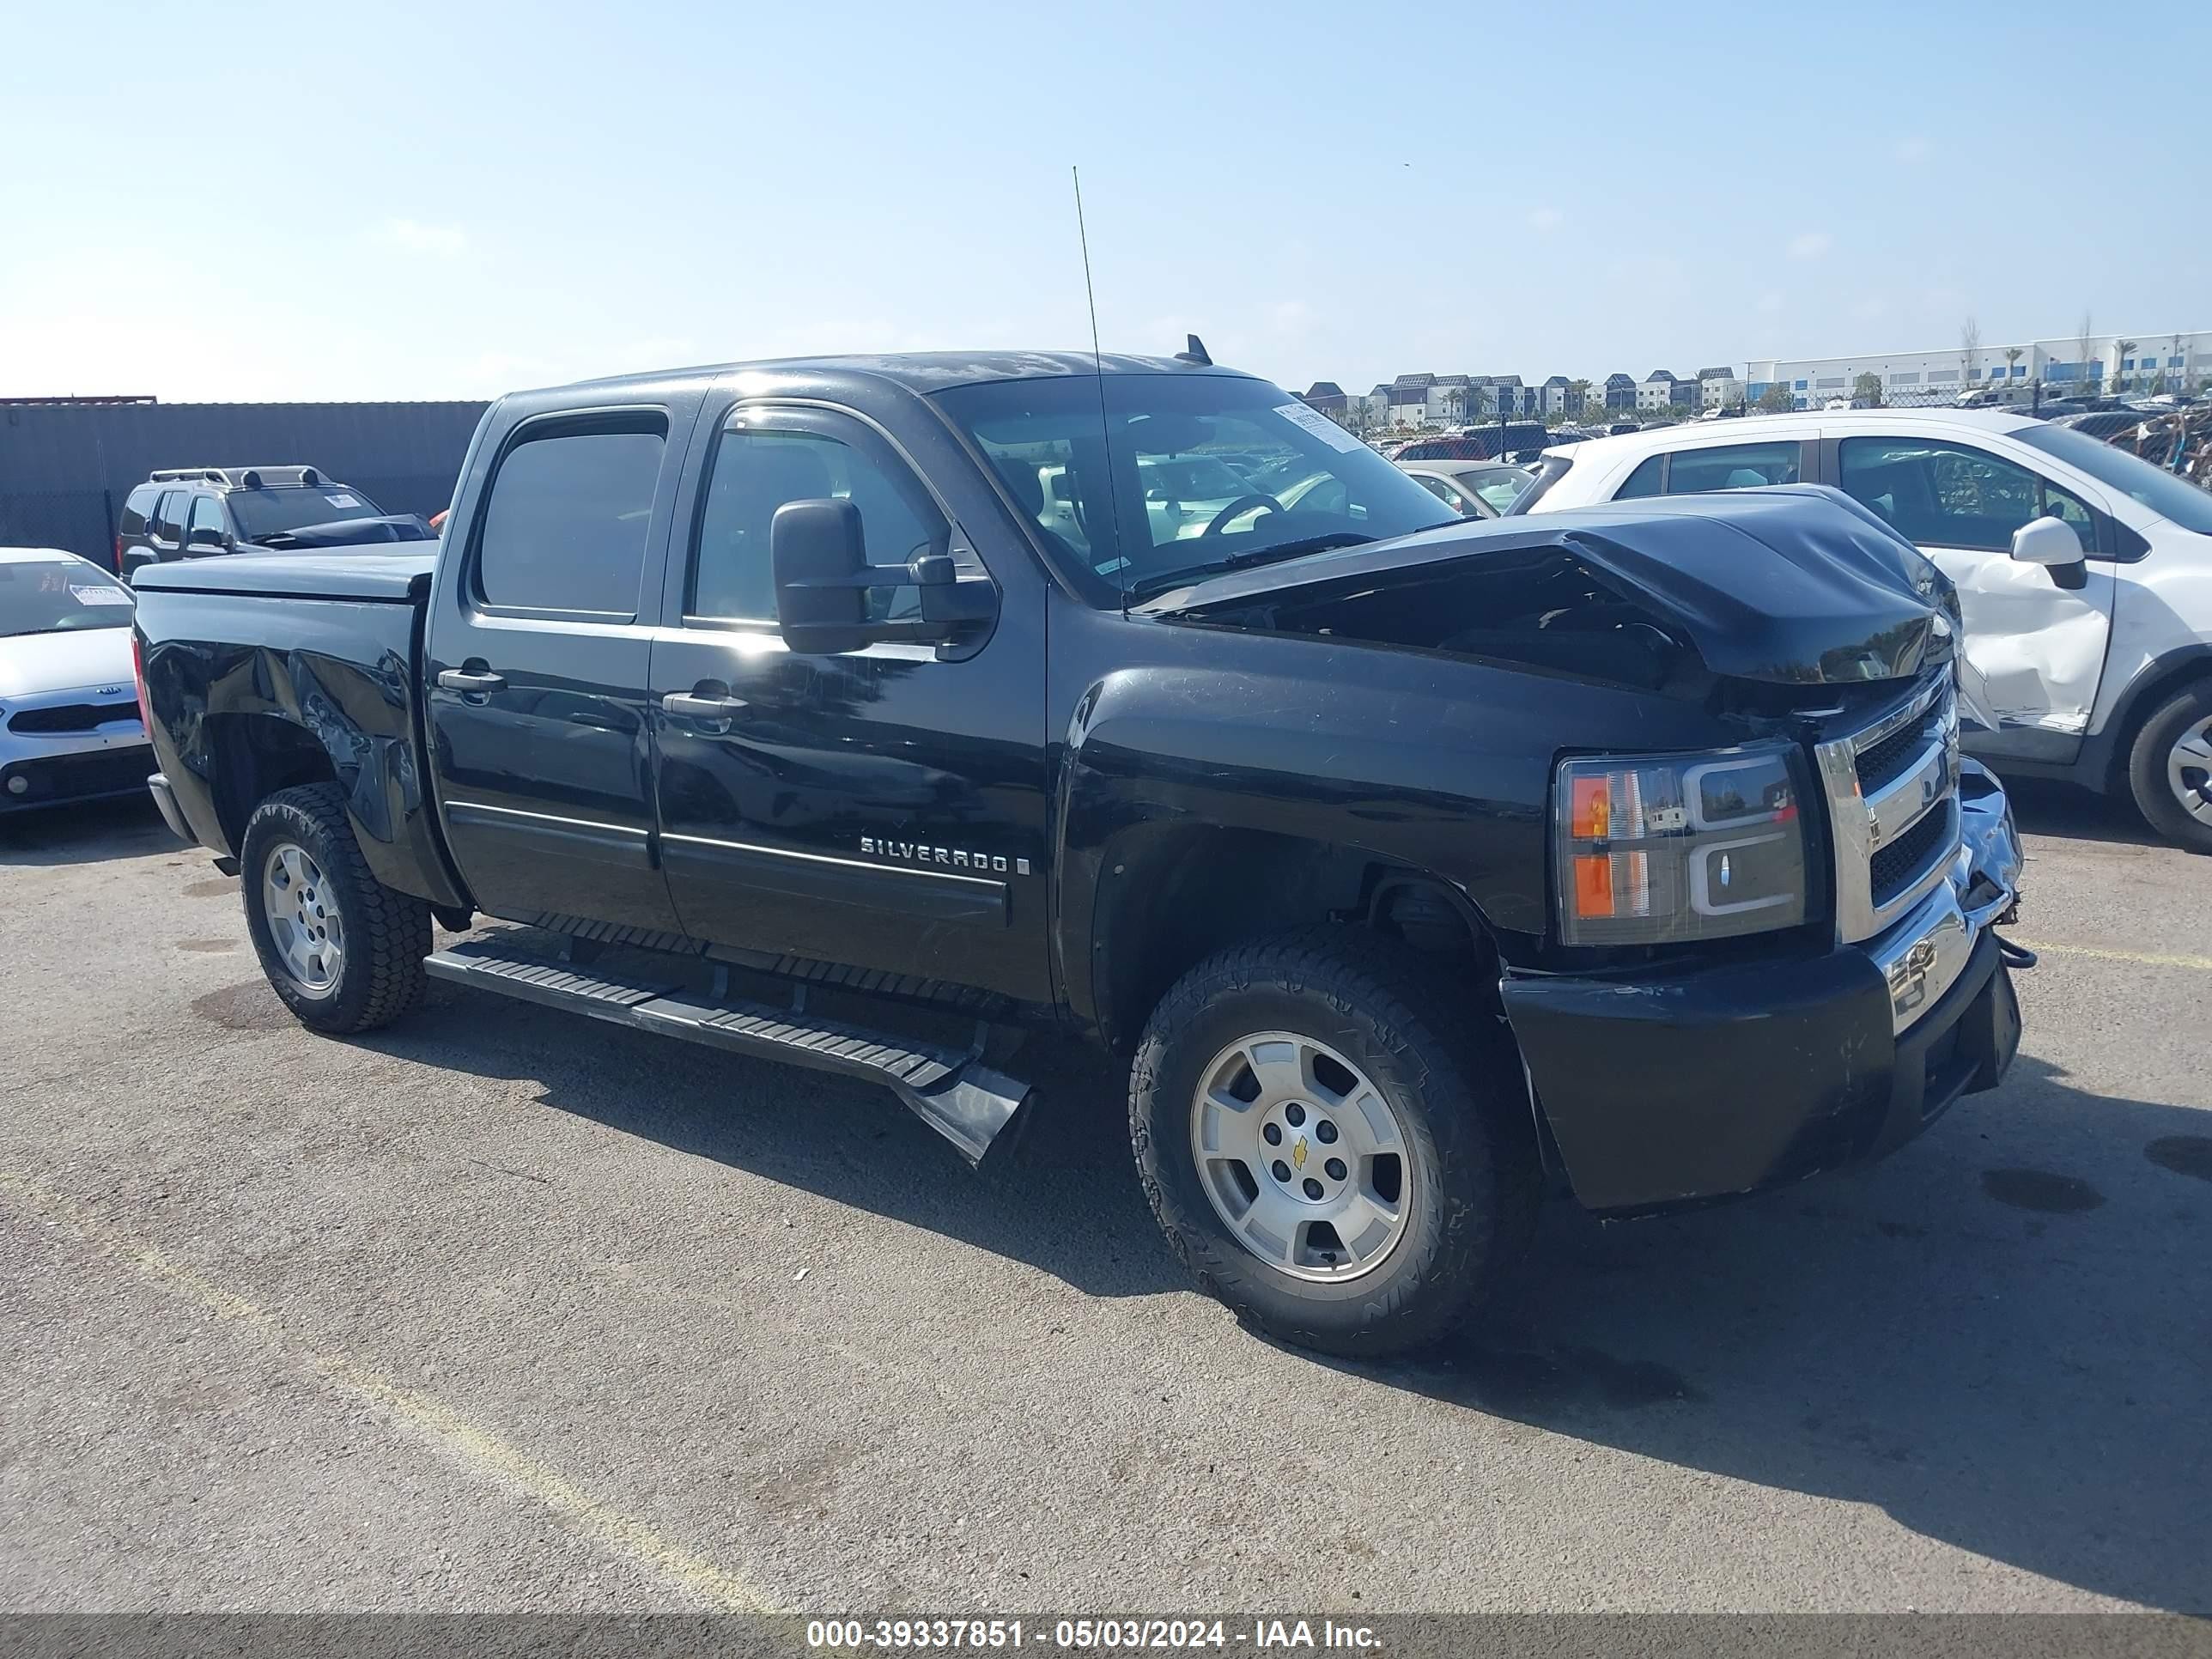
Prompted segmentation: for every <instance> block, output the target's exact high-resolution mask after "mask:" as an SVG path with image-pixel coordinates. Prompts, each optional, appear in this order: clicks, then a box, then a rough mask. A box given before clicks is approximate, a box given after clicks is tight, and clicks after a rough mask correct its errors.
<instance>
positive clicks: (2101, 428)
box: [2051, 409, 2172, 443]
mask: <svg viewBox="0 0 2212 1659" xmlns="http://www.w3.org/2000/svg"><path fill="white" fill-rule="evenodd" d="M2159 412H2160V413H2161V414H2166V413H2171V412H2172V411H2170V410H2160V411H2159ZM2147 418H2148V416H2146V415H2145V414H2144V413H2143V412H2142V410H2134V409H2098V410H2090V411H2089V412H2088V413H2087V414H2086V415H2062V416H2059V417H2058V418H2057V420H2056V421H2054V422H2051V424H2052V425H2054V426H2063V427H2067V428H2071V429H2072V430H2074V431H2075V432H2078V433H2080V434H2081V435H2082V436H2084V437H2087V438H2094V439H2096V440H2097V441H2099V442H2100V443H2110V442H2111V441H2112V439H2113V438H2115V437H2116V436H2118V435H2119V434H2121V433H2123V432H2133V431H2134V430H2135V429H2136V428H2137V427H2139V426H2141V425H2142V423H2143V422H2144V421H2145V420H2146V419H2147Z"/></svg>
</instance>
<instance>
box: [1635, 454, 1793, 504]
mask: <svg viewBox="0 0 2212 1659" xmlns="http://www.w3.org/2000/svg"><path fill="white" fill-rule="evenodd" d="M1804 453H1805V447H1804V446H1803V445H1802V444H1795V443H1783V444H1721V445H1718V446H1717V447H1713V448H1710V449H1678V450H1676V451H1675V452H1674V465H1673V466H1672V467H1671V468H1669V469H1668V473H1667V493H1668V495H1703V494H1705V492H1706V491H1709V490H1715V489H1758V488H1759V487H1760V486H1761V485H1764V484H1786V483H1796V482H1797V479H1798V477H1799V476H1800V471H1801V468H1802V465H1803V460H1804Z"/></svg>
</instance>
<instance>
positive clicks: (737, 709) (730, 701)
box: [660, 691, 746, 720]
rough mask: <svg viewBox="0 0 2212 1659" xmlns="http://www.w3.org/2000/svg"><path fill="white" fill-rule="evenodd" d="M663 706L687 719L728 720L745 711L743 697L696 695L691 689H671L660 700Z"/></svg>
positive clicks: (668, 711)
mask: <svg viewBox="0 0 2212 1659" xmlns="http://www.w3.org/2000/svg"><path fill="white" fill-rule="evenodd" d="M660 707H661V708H662V709H663V710H664V711H665V712H666V713H668V714H674V715H677V716H678V717H679V718H681V719H684V720H732V719H735V718H736V717H737V716H738V715H739V714H744V712H745V707H746V704H745V700H744V698H743V697H696V696H692V695H691V693H690V692H689V691H671V692H670V693H669V694H668V695H667V696H665V697H663V698H662V699H661V700H660Z"/></svg>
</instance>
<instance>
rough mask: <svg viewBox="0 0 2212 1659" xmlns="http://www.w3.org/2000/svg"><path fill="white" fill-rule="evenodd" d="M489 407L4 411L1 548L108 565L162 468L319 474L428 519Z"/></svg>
mask: <svg viewBox="0 0 2212 1659" xmlns="http://www.w3.org/2000/svg"><path fill="white" fill-rule="evenodd" d="M485 407H486V405H484V404H480V403H420V404H13V405H8V406H4V407H0V546H19V547H59V548H65V549H67V550H69V551H70V552H72V553H82V555H83V556H85V557H86V558H88V559H92V560H94V561H95V562H98V563H100V564H103V565H108V564H112V562H113V556H114V550H115V520H116V515H117V514H118V513H119V512H121V510H122V507H123V498H124V497H125V495H129V494H130V493H131V486H132V485H134V484H137V483H143V482H144V481H145V479H146V477H147V475H148V474H149V473H150V472H152V471H154V469H155V468H156V467H166V466H256V465H266V466H298V465H306V466H317V467H320V468H321V469H322V470H323V471H325V473H327V474H328V475H329V476H330V477H332V478H334V479H337V480H339V481H340V482H343V483H349V484H352V485H354V486H355V487H356V489H361V490H362V491H363V492H364V493H365V494H367V495H368V497H369V499H370V500H371V501H374V502H375V503H376V504H377V505H378V506H379V507H382V508H383V509H384V510H385V511H386V512H387V513H422V515H424V516H425V517H426V518H427V517H428V515H429V514H431V513H435V512H437V511H438V510H439V509H440V508H441V507H445V506H446V505H447V503H448V502H450V501H452V500H453V481H454V480H455V479H456V478H457V477H459V475H460V470H461V459H462V457H463V456H465V454H466V453H468V447H469V439H470V438H471V435H474V433H475V431H476V427H477V421H478V420H479V419H480V418H481V417H482V416H483V412H484V409H485Z"/></svg>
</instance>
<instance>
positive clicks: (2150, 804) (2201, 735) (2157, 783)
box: [2128, 681, 2212, 853]
mask: <svg viewBox="0 0 2212 1659" xmlns="http://www.w3.org/2000/svg"><path fill="white" fill-rule="evenodd" d="M2128 783H2129V787H2130V789H2131V790H2132V792H2133V793H2134V795H2135V798H2136V805H2137V806H2138V807H2139V808H2141V809H2142V815H2143V817H2146V818H2148V819H2149V820H2150V825H2151V828H2152V829H2155V830H2157V831H2158V832H2159V833H2160V835H2162V836H2165V837H2166V839H2167V840H2168V841H2171V842H2176V843H2178V844H2179V845H2180V846H2183V847H2185V848H2188V849H2189V850H2190V851H2191V852H2192V853H2212V681H2200V682H2198V683H2197V684H2195V685H2191V686H2188V687H2186V688H2185V689H2184V690H2182V691H2181V692H2180V693H2179V695H2178V696H2174V697H2172V699H2170V700H2169V701H2167V702H2166V703H2164V704H2163V705H2161V706H2160V708H2158V709H2157V710H2156V711H2154V713H2153V714H2152V715H2151V716H2150V718H2149V719H2148V720H2145V721H2144V722H2143V723H2142V729H2141V730H2140V731H2139V732H2136V740H2135V744H2134V745H2133V747H2131V748H2130V750H2129V751H2128Z"/></svg>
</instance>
